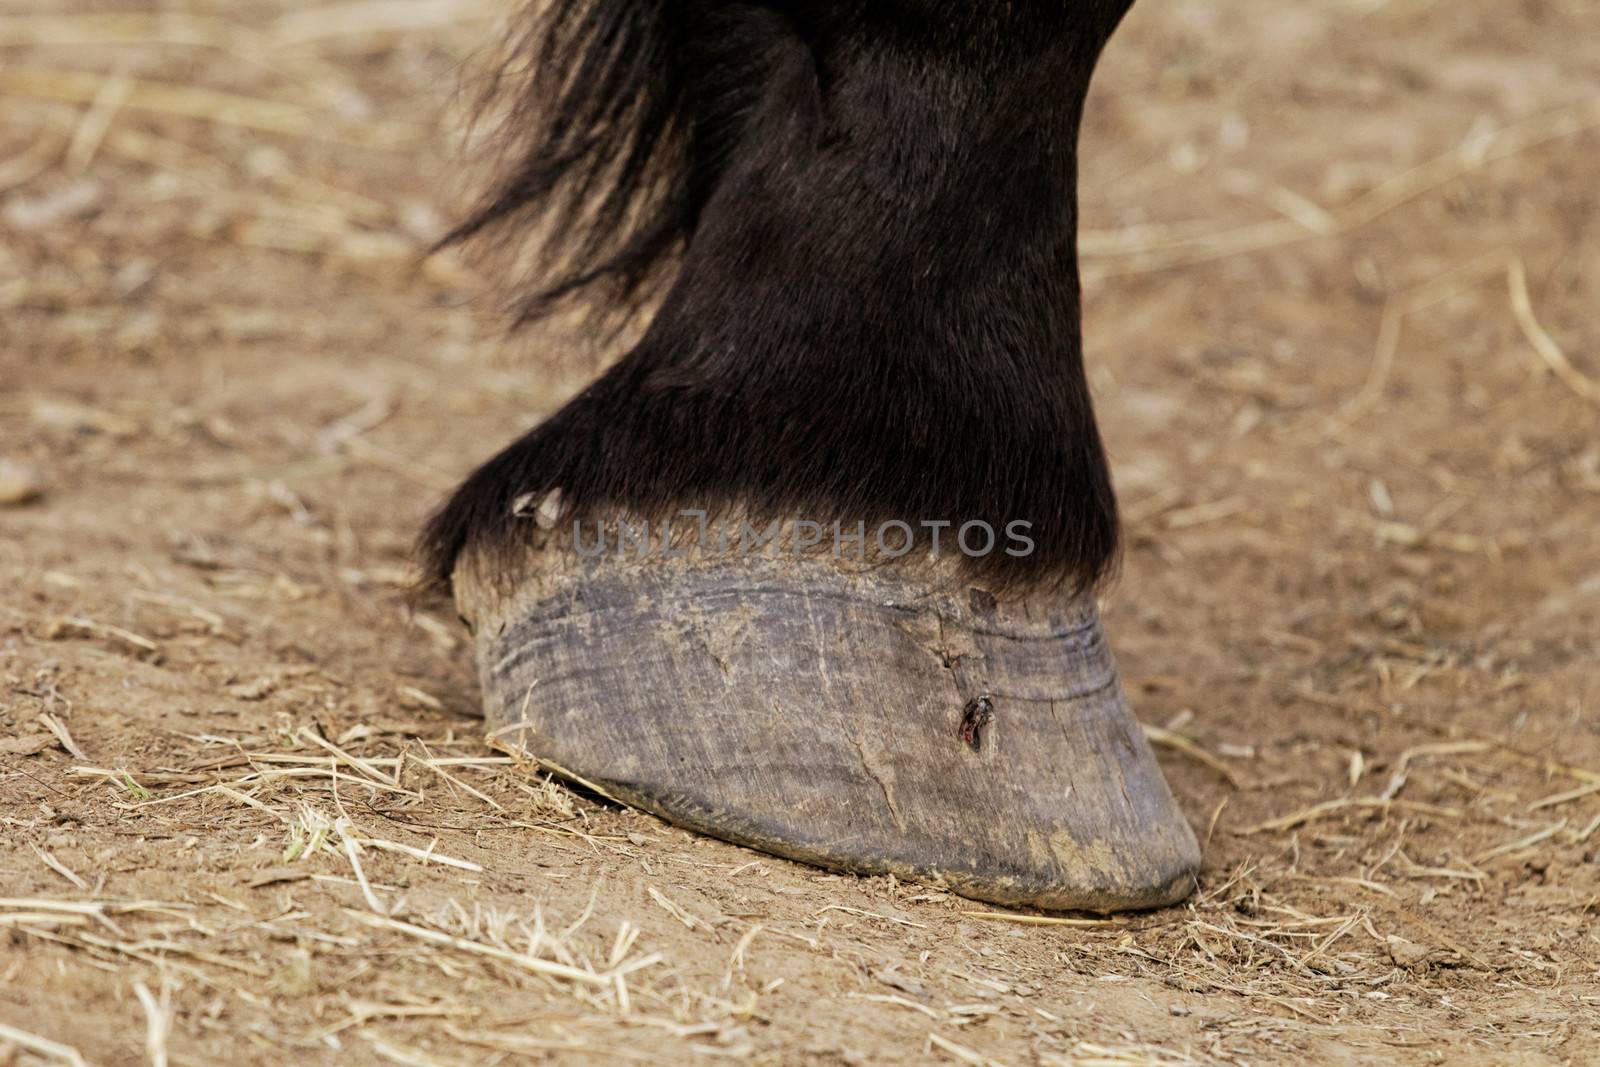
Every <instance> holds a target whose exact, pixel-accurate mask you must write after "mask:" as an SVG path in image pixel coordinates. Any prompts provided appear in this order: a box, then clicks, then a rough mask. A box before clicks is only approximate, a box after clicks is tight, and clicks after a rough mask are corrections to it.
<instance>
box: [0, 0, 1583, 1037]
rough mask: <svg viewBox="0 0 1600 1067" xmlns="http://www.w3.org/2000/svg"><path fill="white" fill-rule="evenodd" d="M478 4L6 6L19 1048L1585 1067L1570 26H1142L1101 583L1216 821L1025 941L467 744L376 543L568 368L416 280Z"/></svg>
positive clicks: (1103, 394)
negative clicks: (1118, 527) (599, 799)
mask: <svg viewBox="0 0 1600 1067" xmlns="http://www.w3.org/2000/svg"><path fill="white" fill-rule="evenodd" d="M496 8H497V5H496V4H495V3H490V2H487V0H437V2H436V0H418V2H415V3H402V2H400V0H381V2H379V3H374V4H333V5H329V6H317V5H314V4H312V3H310V2H309V0H308V2H305V3H293V2H289V0H263V2H259V3H253V4H249V5H243V4H221V3H208V2H206V0H180V2H170V3H169V2H165V0H163V2H162V3H159V4H158V3H155V2H154V0H117V2H116V3H114V4H107V3H94V4H91V3H88V2H79V0H14V2H12V3H10V4H8V5H6V7H5V9H4V13H3V14H0V309H3V310H0V460H3V461H4V463H5V465H4V466H0V499H3V500H4V501H5V504H4V506H0V590H3V591H4V592H3V595H0V826H3V827H4V832H3V833H0V898H4V899H0V1027H3V1029H0V1063H17V1064H33V1063H35V1062H79V1061H80V1059H81V1061H84V1062H91V1063H99V1064H123V1063H136V1062H170V1063H173V1064H216V1063H224V1062H226V1063H233V1064H279V1063H286V1062H295V1063H303V1064H314V1063H334V1062H338V1063H400V1064H469V1063H471V1064H479V1063H507V1064H514V1063H522V1062H530V1061H542V1060H551V1061H556V1062H586V1061H590V1060H595V1061H598V1060H600V1059H601V1058H602V1057H604V1058H606V1059H618V1060H623V1061H642V1062H667V1063H678V1062H699V1061H701V1060H711V1059H714V1058H718V1057H723V1058H732V1059H741V1058H742V1059H748V1060H751V1061H753V1062H759V1063H846V1064H856V1063H861V1064H866V1063H889V1062H967V1063H1004V1064H1012V1065H1016V1064H1084V1065H1088V1064H1158V1065H1176V1064H1211V1063H1226V1064H1273V1063H1291V1062H1309V1063H1319V1064H1320V1063H1352V1064H1357V1063H1388V1064H1394V1063H1401V1064H1424V1063H1451V1064H1484V1065H1488V1064H1495V1065H1503V1064H1595V1063H1600V933H1597V929H1600V927H1597V922H1600V829H1597V827H1600V653H1597V651H1596V643H1597V634H1600V534H1597V529H1600V434H1597V433H1596V428H1597V427H1600V387H1597V386H1596V385H1595V384H1594V383H1595V381H1596V380H1597V379H1600V357H1597V355H1596V350H1597V341H1600V330H1597V328H1596V320H1595V316H1594V309H1595V307H1596V306H1597V298H1600V50H1597V49H1596V48H1595V47H1594V41H1595V40H1596V39H1597V38H1600V7H1596V6H1595V5H1594V4H1593V3H1591V2H1590V0H1518V2H1516V3H1507V2H1506V0H1457V2H1454V3H1450V4H1444V3H1437V2H1433V0H1387V2H1386V0H1307V2H1304V3H1298V4H1286V5H1276V4H1266V3H1260V2H1253V0H1166V2H1155V0H1145V2H1144V4H1143V6H1142V7H1141V8H1140V9H1138V10H1136V11H1135V13H1134V14H1133V15H1132V16H1131V17H1130V19H1129V21H1128V23H1127V25H1126V27H1125V31H1124V32H1123V33H1122V34H1121V36H1120V37H1119V38H1118V39H1117V40H1116V41H1115V42H1114V43H1113V45H1112V47H1111V49H1110V50H1109V53H1108V55H1107V57H1106V62H1105V66H1104V67H1103V70H1102V75H1101V77H1100V80H1099V82H1098V84H1097V89H1096V93H1095V97H1094V100H1093V102H1092V104H1091V108H1090V116H1089V119H1088V125H1087V132H1086V140H1087V145H1086V157H1085V162H1084V181H1083V210H1084V216H1085V222H1086V232H1085V234H1084V239H1083V245H1084V251H1085V266H1086V273H1087V277H1086V283H1085V287H1086V298H1087V306H1088V323H1087V330H1088V337H1089V345H1090V349H1091V351H1090V358H1091V361H1092V364H1093V368H1094V370H1093V375H1094V384H1095V388H1096V390H1097V394H1098V397H1099V403H1100V405H1101V413H1102V419H1103V423H1104V425H1105V428H1106V432H1107V434H1108V436H1109V439H1110V442H1111V446H1112V450H1113V452H1114V455H1115V459H1116V464H1117V476H1118V479H1119V485H1120V489H1121V493H1122V497H1123V500H1124V502H1125V505H1126V509H1127V512H1128V516H1129V545H1130V547H1129V551H1128V554H1127V560H1126V565H1125V568H1124V573H1123V576H1122V579H1121V581H1120V583H1119V584H1118V586H1117V587H1116V588H1115V590H1114V591H1113V593H1112V595H1111V596H1110V598H1109V602H1108V605H1107V619H1108V623H1109V625H1110V627H1111V629H1112V634H1113V638H1114V640H1115V641H1116V643H1117V646H1118V650H1119V654H1120V657H1121V661H1122V664H1123V668H1124V671H1125V673H1126V675H1127V679H1128V682H1129V685H1130V689H1131V691H1132V694H1133V696H1134V698H1135V701H1136V704H1137V707H1138V710H1139V712H1140V714H1141V716H1142V718H1143V719H1144V721H1146V722H1147V723H1148V724H1150V725H1152V726H1156V727H1160V728H1162V729H1164V730H1166V731H1167V734H1165V735H1162V736H1164V737H1165V738H1166V741H1165V743H1163V744H1162V745H1161V752H1162V758H1163V762H1164V765H1165V767H1166V769H1167V771H1168V774H1169V776H1170V778H1171V780H1172V782H1173V785H1174V788H1175V790H1176V791H1177V793H1178V794H1179V795H1180V797H1181V799H1182V803H1183V805H1184V807H1185V809H1186V811H1187V812H1188V814H1189V816H1190V818H1191V819H1192V821H1193V823H1194V825H1195V826H1196V827H1197V829H1198V831H1199V833H1200V834H1201V835H1202V836H1203V837H1204V838H1205V839H1206V840H1207V842H1208V850H1207V856H1208V858H1207V866H1206V870H1205V873H1204V876H1203V879H1202V885H1201V890H1200V893H1199V894H1198V896H1196V897H1195V899H1194V900H1193V901H1192V902H1190V903H1189V904H1188V905H1186V906H1184V907H1179V908H1173V909H1169V910H1166V911H1163V912H1159V913H1155V914H1148V915H1138V916H1130V917H1124V918H1120V919H1116V920H1114V921H1111V922H1102V923H1081V922H1080V923H1079V924H1061V923H1057V924H1055V925H1031V924H1027V923H1025V922H1020V921H1017V920H1015V919H1013V918H1010V917H1001V918H998V919H997V918H995V917H994V916H993V915H992V914H990V912H989V909H986V908H982V907H979V906H976V905H973V904H970V903H968V902H964V901H962V900H960V899H958V898H953V897H950V896H948V895H946V894H943V893H940V892H938V891H936V890H932V889H928V888H923V887H918V886H913V885H904V884H895V883H893V882H892V881H889V880H885V879H853V878H843V877H836V876H830V875H827V874H823V873H820V872H818V871H815V870H810V869H806V868H803V867H799V866H795V865H792V864H788V863H785V862H782V861H777V860H773V859H770V858H766V857H763V856H760V855H757V854H754V853H750V852H747V851H743V850H741V849H738V848H735V847H732V846H728V845H724V844H721V843H717V842H713V841H708V840H703V839H700V838H696V837H692V836H690V835H687V834H685V833H683V832H681V831H678V830H676V829H673V828H671V827H669V826H666V825H664V824H662V823H660V822H657V821H655V820H653V819H651V818H649V817H645V816H642V815H638V814H634V813H631V812H628V811H624V810H617V809H613V808H609V807H605V806H602V805H600V804H597V803H595V802H593V801H592V800H589V799H585V798H583V797H579V796H577V795H575V794H573V793H571V792H569V791H567V790H566V789H564V788H562V787H560V786H557V785H554V784H551V783H548V782H544V781H541V780H540V779H539V778H537V777H536V776H531V775H527V774H523V773H521V772H519V771H518V770H517V769H516V768H512V767H508V766H506V765H505V764H504V763H503V762H498V761H497V760H498V757H497V754H496V753H494V752H493V751H491V750H490V749H488V748H486V747H485V746H484V745H483V744H482V743H481V742H480V739H479V736H478V734H479V729H478V722H477V720H476V718H475V704H476V692H475V683H474V681H473V676H472V671H471V666H470V662H469V655H468V648H467V645H466V643H465V641H464V640H463V637H464V635H463V634H462V633H460V632H458V627H457V624H456V622H455V620H454V617H453V613H452V612H451V610H450V609H449V607H448V606H447V605H444V604H424V605H421V606H420V607H419V608H417V609H416V610H411V609H409V608H408V606H407V602H406V595H405V584H406V582H407V580H408V575H409V571H408V551H409V543H410V539H411V537H412V533H413V531H414V529H415V528H416V526H417V524H418V522H419V520H420V519H421V517H422V516H423V515H424V514H425V513H426V512H427V511H428V509H429V508H430V507H431V506H432V505H433V504H434V503H435V502H436V501H437V499H438V498H439V495H440V493H441V492H442V491H444V490H445V489H447V488H448V487H449V486H450V485H451V484H452V482H453V480H454V479H455V478H457V477H459V476H460V475H461V474H462V473H464V472H465V471H467V470H468V469H469V468H470V467H471V466H472V465H473V464H474V463H475V462H476V461H478V460H480V459H481V458H483V457H484V456H486V455H487V454H488V453H489V452H490V451H491V450H493V449H494V448H496V447H497V446H498V445H499V444H501V443H502V442H503V441H505V440H506V439H508V438H509V437H510V436H511V435H512V434H513V433H514V432H516V431H517V430H518V429H520V428H522V427H524V426H526V425H527V424H529V423H530V422H531V421H532V420H533V419H535V418H536V417H537V416H538V415H539V414H540V413H542V412H545V411H548V410H550V409H551V407H552V406H553V405H555V404H556V403H557V402H558V401H559V400H560V399H561V397H562V396H564V395H566V394H567V393H568V392H569V391H570V390H571V389H573V388H574V387H575V386H576V385H577V384H578V383H579V382H581V380H582V378H583V376H584V374H586V373H588V369H589V368H591V367H592V364H589V363H586V362H585V360H586V359H587V357H578V358H570V357H569V358H561V359H558V358H556V357H558V356H561V354H562V353H563V352H564V351H566V349H567V348H570V347H571V346H570V345H568V346H565V347H563V346H559V345H555V344H554V343H552V342H550V341H549V339H547V338H530V339H524V340H522V341H519V342H517V343H515V344H512V345H506V344H504V343H502V342H501V341H500V340H499V339H498V326H497V322H496V319H495V317H494V315H493V314H492V312H491V311H490V310H489V309H488V306H487V305H486V303H485V302H484V298H485V295H486V294H487V293H488V292H489V291H490V288H491V287H490V284H489V281H487V280H485V279H484V278H483V277H480V276H479V275H478V274H476V273H474V272H473V271H472V270H470V269H468V268H467V267H465V266H463V265H461V264H459V263H454V262H449V261H446V262H441V263H436V264H433V265H431V266H430V267H428V268H427V269H425V270H421V271H419V270H416V269H414V266H413V262H412V259H413V256H414V255H415V253H416V251H417V249H419V248H420V247H421V246H423V245H424V244H425V243H426V242H427V240H428V239H429V238H430V237H431V236H433V235H434V234H436V233H437V232H439V229H440V227H441V226H442V224H443V221H444V220H445V219H446V218H448V217H449V212H450V209H451V205H452V204H454V203H457V202H458V200H457V198H458V197H459V196H460V195H461V193H462V191H463V188H464V184H463V181H462V180H461V177H460V174H459V170H458V169H457V168H454V167H452V166H451V165H450V163H449V161H450V159H451V158H452V153H453V152H454V150H455V149H454V146H455V144H456V136H455V133H454V132H453V131H454V130H455V129H456V128H458V123H459V118H458V116H456V115H455V114H454V113H453V112H452V111H451V109H450V107H449V106H448V105H449V100H450V96H451V91H452V89H453V87H454V86H455V85H456V83H457V78H458V72H459V69H460V67H461V64H462V63H463V62H465V61H466V60H467V59H468V58H469V57H470V55H471V53H472V52H473V51H474V49H476V48H478V47H481V46H482V45H483V44H485V43H486V42H489V41H491V40H492V39H493V36H494V34H493V26H494V21H493V18H494V15H495V13H496ZM23 498H28V499H23ZM51 1043H54V1044H53V1045H52V1044H51Z"/></svg>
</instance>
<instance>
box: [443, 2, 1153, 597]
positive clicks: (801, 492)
mask: <svg viewBox="0 0 1600 1067" xmlns="http://www.w3.org/2000/svg"><path fill="white" fill-rule="evenodd" d="M536 2H539V0H536ZM544 2H545V3H550V2H553V4H554V6H553V7H551V8H549V9H548V10H547V11H546V12H545V13H544V14H543V15H542V16H540V17H539V18H538V19H536V21H535V24H534V27H535V28H534V32H533V33H532V34H531V36H530V37H529V38H528V39H527V43H526V45H525V49H524V52H523V55H524V57H525V58H526V59H527V60H528V63H527V65H526V66H525V67H523V66H521V65H520V64H519V65H518V67H517V68H516V69H515V70H512V71H508V72H507V73H506V74H505V75H504V77H505V78H506V79H508V82H507V84H508V85H509V87H510V89H511V90H512V91H514V92H515V93H516V94H517V96H516V102H515V105H514V107H513V109H512V116H513V128H514V129H515V131H516V133H515V137H516V149H515V153H514V158H513V161H512V163H511V164H510V165H509V167H508V169H507V171H506V174H505V177H504V178H503V179H502V180H501V182H500V183H499V184H498V185H497V186H496V187H495V188H494V189H493V190H492V191H491V194H490V196H489V197H488V198H487V199H486V200H485V201H484V203H483V204H482V205H481V206H480V208H479V209H478V210H477V211H476V212H475V213H474V214H473V215H472V216H471V217H469V218H468V219H467V220H466V221H465V222H464V223H463V224H462V225H461V226H460V227H459V228H457V229H456V230H455V231H454V232H453V233H452V234H451V235H450V236H449V237H448V238H447V240H448V241H458V240H464V239H466V238H470V237H475V236H478V235H480V234H484V233H489V232H496V231H498V232H501V233H504V234H509V235H512V236H513V237H514V238H518V239H520V238H521V237H523V236H526V235H528V234H530V233H533V234H535V235H539V234H543V235H546V236H545V237H544V241H545V244H544V246H543V247H544V249H545V253H546V254H545V256H544V257H543V258H542V260H541V261H540V262H541V269H542V270H545V271H547V272H548V275H547V276H546V278H545V279H544V280H543V282H542V284H541V285H540V286H539V287H537V288H536V289H534V290H533V291H532V292H531V294H530V295H529V296H528V297H527V298H526V300H525V301H524V302H523V304H522V314H523V316H524V318H527V317H534V316H537V315H539V314H542V313H544V312H545V311H547V310H549V309H550V308H551V307H552V306H553V305H554V303H556V302H559V301H561V300H563V299H566V298H569V297H571V296H573V295H575V294H581V293H583V292H585V291H589V290H592V289H593V287H594V286H596V285H601V286H608V287H609V292H605V293H602V294H601V298H602V299H610V300H618V299H620V300H622V301H628V300H631V299H634V298H636V297H637V295H638V294H639V292H640V290H641V288H642V287H643V286H644V285H645V283H647V282H648V281H650V280H651V279H652V278H654V277H660V276H663V275H664V274H665V272H666V271H667V270H668V269H670V268H671V267H672V266H676V275H675V277H673V278H672V279H671V286H670V288H669V289H668V290H667V292H666V294H665V298H664V299H663V301H662V303H661V306H660V309H659V310H658V312H657V313H656V316H655V318H654V319H653V321H652V322H651V324H650V326H649V328H648V330H647V331H646V332H645V334H644V336H643V338H642V340H640V341H639V343H638V344H637V345H636V346H635V347H634V348H633V349H632V350H631V351H630V352H629V353H628V354H627V355H625V356H624V357H623V358H622V359H621V360H620V361H619V362H618V363H617V364H615V365H614V366H613V367H612V368H611V369H610V370H609V371H607V372H606V373H605V374H604V375H602V376H601V377H600V378H599V379H598V380H597V381H596V382H594V383H593V384H592V385H591V386H590V387H589V388H587V389H586V390H584V392H583V393H581V394H580V395H579V396H577V397H576V398H575V399H573V400H572V401H571V402H570V403H569V404H567V405H566V406H565V407H564V408H562V409H561V410H560V411H558V412H557V413H556V414H555V415H553V416H552V417H551V418H549V419H548V420H547V421H545V422H544V423H543V424H541V425H540V426H538V427H536V428H535V429H534V430H533V431H532V432H530V433H529V434H528V435H527V436H525V437H523V438H522V439H521V440H519V441H517V442H516V443H515V444H513V445H511V446H510V447H509V448H507V449H505V450H504V451H503V452H501V453H500V454H499V455H497V456H495V457H494V458H493V459H491V460H490V461H489V462H488V463H486V464H485V465H484V466H483V467H482V468H480V469H479V470H478V471H477V472H476V473H474V474H473V475H472V476H471V477H470V478H469V479H468V480H467V481H466V483H465V484H463V485H462V486H461V488H460V489H458V490H457V491H456V493H455V494H454V496H453V497H452V498H451V499H450V501H449V502H448V503H447V504H446V505H445V507H444V508H443V509H442V510H441V511H440V512H439V513H438V514H437V515H436V516H435V517H434V519H433V520H432V521H431V522H430V524H429V526H428V528H427V530H426V531H425V533H424V536H423V540H422V548H423V552H424V556H425V560H426V563H427V569H428V573H429V574H430V576H431V577H432V579H433V580H434V581H436V582H438V583H441V584H446V583H448V581H449V575H450V573H451V570H452V569H453V567H454V564H455V561H456V559H457V558H458V557H459V555H460V554H461V553H462V552H463V551H467V550H469V549H470V550H473V551H487V552H489V553H491V554H492V553H495V552H508V551H509V552H515V551H517V549H518V546H520V545H525V544H526V543H527V537H528V531H529V530H530V528H531V527H532V526H533V523H532V522H531V521H530V520H529V519H527V518H519V517H517V516H515V515H514V514H513V502H514V501H515V500H517V499H518V498H519V497H522V496H523V495H524V494H529V493H532V494H536V495H537V494H542V493H543V492H545V491H547V490H549V489H553V488H557V487H559V488H560V489H561V490H562V501H563V504H564V505H565V506H566V507H567V508H568V513H567V516H566V517H565V518H564V520H563V521H569V520H570V519H571V518H572V517H574V516H583V515H587V514H591V513H593V512H595V511H597V510H601V509H609V508H611V507H624V508H627V509H630V510H633V511H635V512H638V513H641V514H645V515H661V514H670V513H671V512H673V511H676V510H677V509H678V508H680V507H706V508H708V509H711V510H721V509H743V510H745V511H748V512H751V513H754V514H756V515H760V516H767V517H794V518H804V519H812V520H817V521H823V522H828V521H832V520H842V521H844V522H846V523H850V524H853V523H854V522H855V521H857V520H862V519H864V520H867V521H868V523H869V529H870V528H871V525H872V524H875V523H877V522H881V521H886V520H893V519H899V520H904V521H907V522H910V523H913V524H916V523H918V522H921V521H924V520H941V519H942V520H950V521H953V522H955V523H958V524H959V523H961V522H965V521H969V520H983V521H986V522H988V523H990V524H991V525H992V526H993V527H995V528H996V529H1002V528H1004V527H1005V525H1006V524H1007V523H1009V522H1011V521H1013V520H1024V521H1028V522H1031V523H1032V524H1033V528H1032V533H1031V536H1032V537H1033V539H1034V540H1035V542H1036V544H1037V550H1036V551H1035V552H1034V553H1033V554H1032V555H1030V556H1027V557H1023V558H1016V557H1011V556H1007V555H1006V554H1004V553H995V554H992V555H990V556H987V557H984V558H982V559H975V560H971V561H970V569H971V571H972V574H973V577H975V578H977V579H982V580H987V581H989V582H990V583H992V584H995V585H997V586H1002V587H1006V586H1016V585H1019V584H1035V583H1040V582H1069V583H1072V584H1074V585H1076V586H1079V587H1087V586H1089V585H1092V584H1093V583H1095V582H1096V581H1098V580H1099V579H1100V578H1101V577H1103V576H1104V575H1105V573H1106V572H1107V570H1108V569H1109V568H1110V567H1111V566H1112V565H1113V563H1114V560H1115V556H1116V549H1117V520H1116V503H1115V499H1114V496H1113V494H1112V490H1111V485H1110V479H1109V474H1108V471H1107V467H1106V461H1105V456H1104V453H1103V450H1102V447H1101V443H1100V437H1099V433H1098V430H1097V429H1096V426H1095V422H1094V416H1093V412H1092V408H1091V405H1090V398H1089V391H1088V385H1087V382H1086V380H1085V377H1084V373H1083V366H1082V351H1081V344H1080V335H1079V321H1080V315H1079V304H1078V276H1077V263H1076V254H1075V247H1074V246H1075V241H1076V216H1077V210H1076V198H1075V193H1076V142H1077V134H1078V126H1079V118H1080V114H1081V110H1082V105H1083V100H1084V97H1085V94H1086V92H1087V89H1088V83H1089V77H1090V74H1091V71H1092V69H1093V66H1094V63H1095V60H1096V58H1097V56H1098V54H1099V52H1100V49H1101V47H1102V46H1103V45H1104V43H1105V41H1106V39H1107V38H1108V37H1109V36H1110V34H1111V32H1112V30H1113V28H1114V27H1115V25H1116V23H1117V21H1118V20H1119V19H1120V18H1121V16H1122V14H1123V12H1124V11H1125V9H1126V7H1127V6H1128V5H1129V4H1130V3H1131V0H886V2H869V0H809V2H807V0H792V2H786V0H770V2H762V3H744V2H726V0H721V2H716V0H544Z"/></svg>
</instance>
